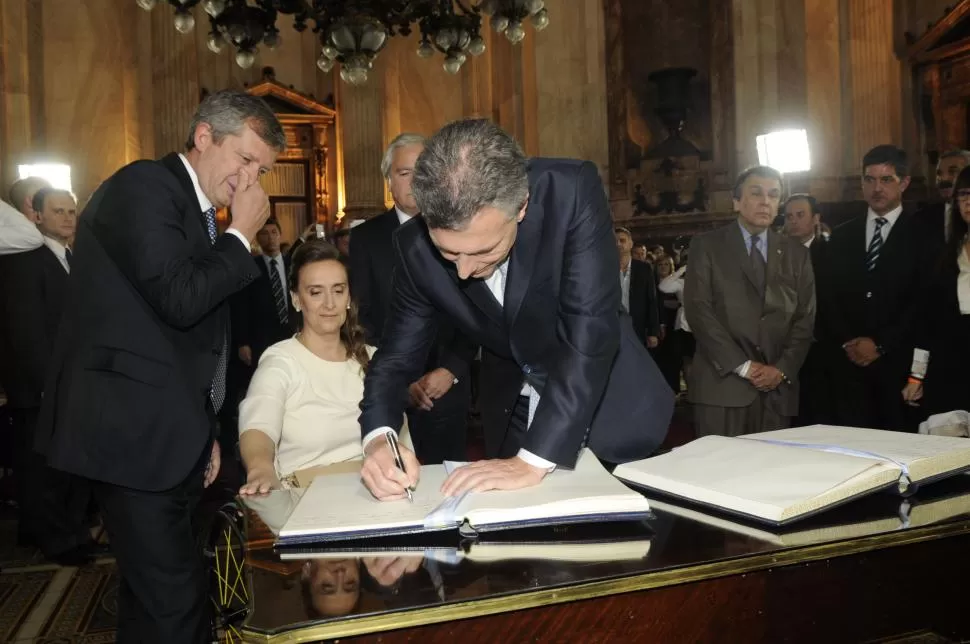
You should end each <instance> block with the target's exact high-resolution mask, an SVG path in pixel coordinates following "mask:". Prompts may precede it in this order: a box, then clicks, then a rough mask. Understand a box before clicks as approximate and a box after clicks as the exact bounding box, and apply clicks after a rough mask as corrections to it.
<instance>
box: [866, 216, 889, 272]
mask: <svg viewBox="0 0 970 644" xmlns="http://www.w3.org/2000/svg"><path fill="white" fill-rule="evenodd" d="M874 223H875V224H876V229H875V230H874V231H873V233H872V241H870V242H869V248H868V249H866V270H869V271H871V270H873V269H874V268H876V263H877V262H878V261H879V251H881V250H882V243H883V239H882V227H883V226H885V225H886V224H887V223H889V222H888V220H887V219H886V218H885V217H876V221H875V222H874Z"/></svg>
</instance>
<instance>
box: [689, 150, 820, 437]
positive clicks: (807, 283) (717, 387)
mask: <svg viewBox="0 0 970 644" xmlns="http://www.w3.org/2000/svg"><path fill="white" fill-rule="evenodd" d="M781 193H782V177H781V174H780V173H779V172H778V171H777V170H775V169H773V168H768V167H764V166H758V167H755V168H750V169H748V170H745V171H744V172H742V173H741V175H740V176H739V177H738V180H737V182H735V184H734V209H735V210H736V211H737V212H738V219H737V221H736V222H732V223H730V224H728V225H727V226H724V227H722V228H719V229H717V230H713V231H711V232H708V233H704V234H702V235H697V236H696V237H694V239H693V240H692V241H691V244H690V255H689V259H688V262H687V265H688V266H689V269H688V271H687V282H686V284H685V288H684V311H685V313H686V315H687V322H688V323H689V324H690V328H691V330H692V331H693V332H694V337H695V339H696V340H697V352H696V354H695V355H694V364H693V368H692V369H691V374H690V381H689V383H688V389H687V395H688V399H689V400H690V401H691V403H693V404H694V409H695V421H696V427H697V434H698V436H706V435H708V434H718V435H722V436H739V435H741V434H750V433H752V432H762V431H770V430H773V429H782V428H784V427H787V426H788V424H789V421H790V418H791V417H792V416H794V415H795V414H796V413H797V412H798V371H799V369H800V368H801V366H802V362H803V361H804V360H805V354H806V352H807V351H808V347H809V344H810V343H811V340H812V328H813V326H814V323H815V277H814V275H813V273H812V262H811V259H810V257H809V252H808V249H806V248H805V247H803V246H802V245H801V244H799V243H798V242H797V241H795V240H792V239H788V238H786V237H783V236H781V235H779V234H777V233H775V232H774V231H773V230H771V229H770V226H771V224H772V221H773V220H774V219H775V216H776V215H777V214H778V204H779V201H780V200H781Z"/></svg>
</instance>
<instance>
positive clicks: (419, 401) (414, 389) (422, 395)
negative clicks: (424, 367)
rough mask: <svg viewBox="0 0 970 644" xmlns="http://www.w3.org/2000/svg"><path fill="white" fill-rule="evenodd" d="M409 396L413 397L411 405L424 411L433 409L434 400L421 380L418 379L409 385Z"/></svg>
mask: <svg viewBox="0 0 970 644" xmlns="http://www.w3.org/2000/svg"><path fill="white" fill-rule="evenodd" d="M408 397H409V398H410V399H411V406H412V407H415V408H417V409H422V410H424V411H431V408H432V407H434V401H433V400H431V398H430V397H429V396H428V394H427V393H426V392H425V391H424V387H423V386H422V385H421V381H420V380H416V381H414V382H412V383H411V386H410V387H408Z"/></svg>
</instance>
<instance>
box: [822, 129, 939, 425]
mask: <svg viewBox="0 0 970 644" xmlns="http://www.w3.org/2000/svg"><path fill="white" fill-rule="evenodd" d="M862 175H863V176H862V194H863V196H864V197H865V200H866V202H867V203H868V205H869V208H868V212H867V213H866V214H865V215H862V216H860V217H858V218H856V219H853V220H851V221H848V222H846V223H844V224H842V225H841V226H839V227H838V228H836V229H835V230H834V231H833V232H832V241H831V242H830V243H829V248H828V249H827V252H826V255H827V258H826V263H827V265H828V270H827V273H828V274H830V275H831V276H832V279H831V280H826V288H825V290H824V291H822V293H821V296H822V298H823V306H822V311H823V315H822V323H823V325H824V327H825V337H826V338H827V339H828V340H829V341H831V342H832V345H833V353H834V354H835V364H834V366H833V369H834V373H835V386H836V388H837V391H838V392H839V395H838V397H837V398H836V400H835V403H836V409H835V413H836V422H838V424H840V425H849V426H854V427H869V428H873V429H891V430H907V429H908V430H914V429H915V422H914V420H913V419H912V418H910V414H909V413H908V412H907V409H906V407H905V406H904V403H903V399H902V395H901V393H900V392H901V391H902V389H903V387H904V386H905V384H906V376H907V374H908V373H909V368H910V366H911V363H912V361H911V359H912V357H913V346H914V344H915V334H916V327H917V325H918V324H919V322H920V317H921V316H922V315H925V308H924V306H923V297H924V294H925V293H926V292H927V289H928V286H929V284H930V282H931V281H932V276H933V269H934V268H935V267H936V265H937V262H938V259H939V251H940V249H941V247H942V245H943V235H942V234H941V233H940V232H939V231H938V230H934V229H933V228H931V227H929V226H926V225H925V222H923V221H921V220H920V219H919V217H918V215H917V214H915V213H913V212H909V211H907V210H906V209H905V208H903V204H902V198H903V192H904V191H905V190H906V188H907V187H908V186H909V167H908V162H907V159H906V153H905V152H904V151H903V150H901V149H899V148H897V147H895V146H892V145H879V146H876V147H875V148H873V149H872V150H870V151H869V152H867V153H866V155H865V157H863V160H862Z"/></svg>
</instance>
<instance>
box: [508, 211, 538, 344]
mask: <svg viewBox="0 0 970 644" xmlns="http://www.w3.org/2000/svg"><path fill="white" fill-rule="evenodd" d="M542 215H543V212H542V208H541V206H539V205H538V204H534V203H533V204H529V208H528V210H527V211H526V214H525V218H524V219H523V220H522V221H521V222H520V223H519V224H518V226H519V229H518V231H517V232H516V237H515V244H514V245H513V246H512V254H511V256H510V257H509V270H508V274H507V275H506V278H505V320H506V321H507V322H508V324H509V326H510V327H511V325H512V321H513V320H515V316H516V315H518V313H519V309H520V308H522V300H523V299H524V298H525V294H526V291H528V290H529V282H530V281H531V279H532V269H533V266H535V260H536V255H538V254H539V233H540V232H541V231H542Z"/></svg>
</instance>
